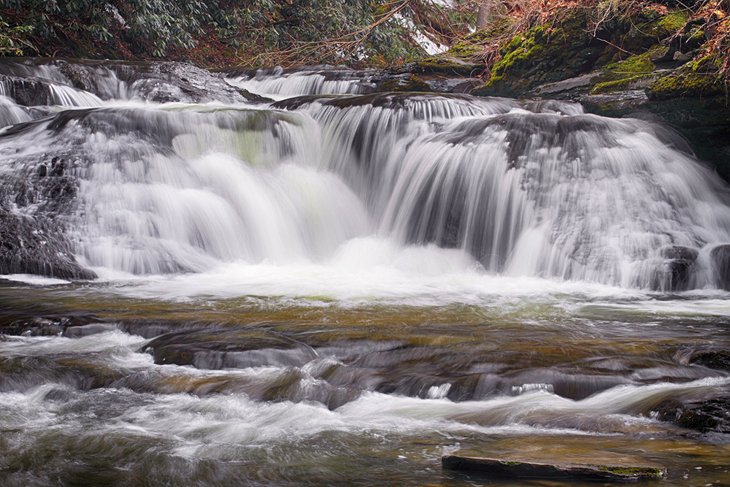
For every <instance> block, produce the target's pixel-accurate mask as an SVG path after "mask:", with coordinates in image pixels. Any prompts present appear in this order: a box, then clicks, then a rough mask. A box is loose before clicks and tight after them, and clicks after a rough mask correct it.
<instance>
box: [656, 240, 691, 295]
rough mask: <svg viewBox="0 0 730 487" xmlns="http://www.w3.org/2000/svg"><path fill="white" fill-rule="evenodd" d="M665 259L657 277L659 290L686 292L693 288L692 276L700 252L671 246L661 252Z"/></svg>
mask: <svg viewBox="0 0 730 487" xmlns="http://www.w3.org/2000/svg"><path fill="white" fill-rule="evenodd" d="M659 254H660V255H661V257H662V258H664V259H665V261H664V265H663V267H662V268H661V269H660V271H659V275H658V276H657V279H658V281H659V282H658V283H657V286H656V288H657V289H664V290H667V291H686V290H687V289H689V288H690V287H691V280H692V274H693V272H694V266H695V262H696V260H697V256H698V255H699V251H698V250H696V249H693V248H689V247H682V246H680V245H671V246H667V247H664V248H662V249H661V250H660V251H659Z"/></svg>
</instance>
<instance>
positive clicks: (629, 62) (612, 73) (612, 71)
mask: <svg viewBox="0 0 730 487" xmlns="http://www.w3.org/2000/svg"><path fill="white" fill-rule="evenodd" d="M655 54H656V50H654V49H652V50H650V51H648V52H645V53H644V54H639V55H635V56H630V57H628V58H626V59H624V60H623V61H618V62H615V63H611V64H609V65H607V66H606V67H605V72H604V73H603V74H602V75H601V76H599V77H597V78H596V81H597V83H596V84H595V85H594V86H593V89H592V90H591V94H592V95H596V94H600V93H610V92H614V91H622V90H626V89H631V88H632V87H634V86H636V85H638V84H639V83H640V82H641V81H644V80H647V79H649V78H651V77H652V76H653V73H654V71H655V70H656V66H655V65H654V63H653V62H652V56H653V55H655Z"/></svg>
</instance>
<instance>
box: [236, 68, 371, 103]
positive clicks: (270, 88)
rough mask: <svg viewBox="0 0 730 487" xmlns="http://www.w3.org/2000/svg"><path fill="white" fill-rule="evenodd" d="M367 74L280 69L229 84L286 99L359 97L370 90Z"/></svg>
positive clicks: (238, 77) (250, 74)
mask: <svg viewBox="0 0 730 487" xmlns="http://www.w3.org/2000/svg"><path fill="white" fill-rule="evenodd" d="M363 75H364V73H362V72H356V71H350V70H342V69H340V70H335V69H332V68H329V69H326V68H323V69H321V70H314V69H308V70H301V71H293V72H285V71H284V70H283V69H281V68H276V69H273V70H265V69H259V70H257V71H256V72H255V73H244V74H242V75H240V76H231V77H229V78H228V79H227V81H228V83H230V84H232V85H233V86H237V87H239V88H243V89H245V90H248V91H250V92H252V93H256V94H258V95H264V96H267V97H271V98H275V99H279V100H282V99H285V98H288V97H292V96H299V95H319V94H357V93H364V92H366V91H367V90H368V88H371V83H370V81H369V79H368V77H367V74H365V75H364V76H365V77H364V78H363Z"/></svg>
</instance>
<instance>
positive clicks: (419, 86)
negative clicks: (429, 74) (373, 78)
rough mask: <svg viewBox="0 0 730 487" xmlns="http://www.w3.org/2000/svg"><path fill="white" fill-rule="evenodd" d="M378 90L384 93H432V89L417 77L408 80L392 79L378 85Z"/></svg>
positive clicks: (410, 77) (412, 76)
mask: <svg viewBox="0 0 730 487" xmlns="http://www.w3.org/2000/svg"><path fill="white" fill-rule="evenodd" d="M378 88H379V89H380V90H382V91H407V92H421V91H432V90H431V87H430V86H428V84H427V83H426V82H425V81H423V80H422V79H421V78H419V77H418V76H416V75H411V76H409V77H408V79H390V80H387V81H384V82H382V83H380V84H379V85H378Z"/></svg>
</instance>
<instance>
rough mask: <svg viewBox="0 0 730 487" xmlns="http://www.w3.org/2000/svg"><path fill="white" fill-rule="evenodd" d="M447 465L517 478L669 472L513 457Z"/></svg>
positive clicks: (634, 476)
mask: <svg viewBox="0 0 730 487" xmlns="http://www.w3.org/2000/svg"><path fill="white" fill-rule="evenodd" d="M441 464H442V466H443V468H445V469H448V470H459V471H466V472H475V473H478V474H480V475H483V476H486V477H497V478H515V479H523V480H526V479H555V480H583V481H601V482H626V481H632V480H658V479H661V478H662V477H664V475H666V471H665V470H664V469H663V468H660V467H655V466H647V465H639V466H637V465H588V464H560V463H537V462H527V461H515V460H511V459H500V458H487V457H478V456H462V455H459V454H454V455H444V456H443V457H442V458H441Z"/></svg>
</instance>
